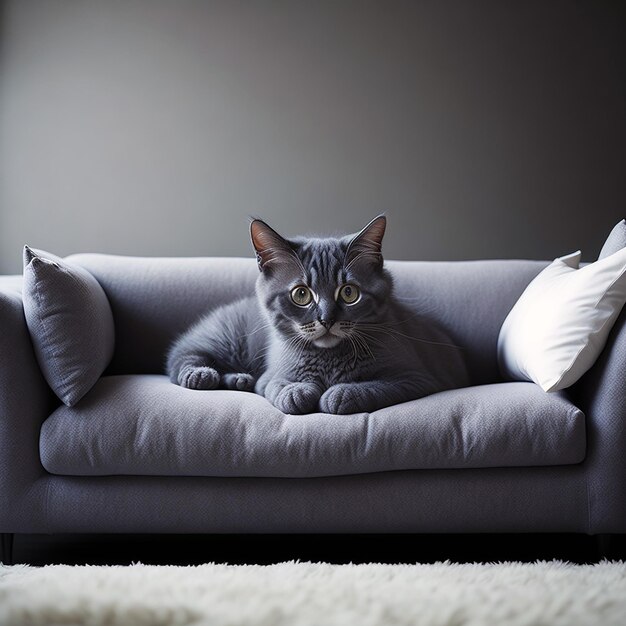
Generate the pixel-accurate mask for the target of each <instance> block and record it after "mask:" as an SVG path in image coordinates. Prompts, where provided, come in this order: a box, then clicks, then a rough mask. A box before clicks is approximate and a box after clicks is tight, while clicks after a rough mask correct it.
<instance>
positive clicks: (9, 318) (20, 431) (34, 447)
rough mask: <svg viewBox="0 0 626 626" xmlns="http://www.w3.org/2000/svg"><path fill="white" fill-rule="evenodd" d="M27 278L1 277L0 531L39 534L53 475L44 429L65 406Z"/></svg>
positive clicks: (43, 520) (43, 521)
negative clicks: (51, 378) (30, 323)
mask: <svg viewBox="0 0 626 626" xmlns="http://www.w3.org/2000/svg"><path fill="white" fill-rule="evenodd" d="M21 282H22V281H21V276H20V277H19V280H18V279H16V278H15V277H13V276H0V532H19V530H20V529H22V528H23V529H26V528H29V527H30V528H31V529H32V532H36V530H35V529H37V528H40V529H41V528H42V525H44V524H45V507H46V493H47V490H48V484H49V483H48V482H47V479H48V478H49V475H48V474H47V473H46V471H45V470H44V468H43V467H42V466H41V461H40V458H39V446H38V442H39V432H40V428H41V423H42V422H43V421H44V419H45V418H46V417H48V415H49V414H50V412H51V411H52V410H53V408H54V407H56V406H57V405H58V404H59V401H58V399H57V398H56V397H55V396H54V394H53V393H52V391H51V390H50V387H48V385H47V384H46V381H45V380H44V378H43V375H42V373H41V370H40V369H39V365H38V364H37V360H36V359H35V354H34V351H33V345H32V342H31V339H30V336H29V334H28V328H27V327H26V322H25V320H24V309H23V306H22V296H21V293H20V292H21ZM22 532H27V531H26V530H24V531H22ZM40 532H41V531H40Z"/></svg>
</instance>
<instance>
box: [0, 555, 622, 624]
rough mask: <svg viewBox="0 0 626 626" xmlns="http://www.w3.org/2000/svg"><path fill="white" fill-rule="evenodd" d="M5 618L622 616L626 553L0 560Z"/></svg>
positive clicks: (607, 620)
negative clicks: (501, 558)
mask: <svg viewBox="0 0 626 626" xmlns="http://www.w3.org/2000/svg"><path fill="white" fill-rule="evenodd" d="M0 624H2V626H5V625H6V626H22V625H28V626H35V625H40V624H41V625H44V624H45V625H46V626H60V625H65V624H72V625H73V624H85V625H89V626H92V625H93V626H105V625H106V626H118V625H119V626H144V625H151V626H152V625H155V626H161V625H163V626H165V625H168V626H170V625H171V626H179V625H180V626H182V625H211V626H243V625H252V624H254V625H259V626H351V625H355V626H383V625H384V626H405V625H409V624H411V625H414V624H419V625H420V626H465V625H468V626H482V625H489V624H494V625H495V624H497V625H499V626H501V625H514V626H535V625H537V626H539V625H542V626H547V625H550V626H561V625H562V626H578V625H581V626H582V625H584V626H591V625H596V624H598V625H600V624H602V625H606V626H613V625H615V626H624V624H626V563H624V562H608V561H604V562H601V563H598V564H596V565H572V564H570V563H564V562H560V561H549V562H537V563H500V564H495V563H494V564H453V563H448V562H446V563H436V564H432V565H380V564H368V565H329V564H325V563H301V562H288V563H280V564H277V565H269V566H261V565H243V566H242V565H219V564H207V565H200V566H195V567H176V566H152V565H142V564H135V565H131V566H127V567H123V566H113V567H100V566H65V565H51V566H46V567H41V568H35V567H29V566H25V565H16V566H11V567H9V566H2V565H0Z"/></svg>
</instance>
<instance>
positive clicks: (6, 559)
mask: <svg viewBox="0 0 626 626" xmlns="http://www.w3.org/2000/svg"><path fill="white" fill-rule="evenodd" d="M13 537H14V535H13V533H2V554H1V555H0V556H1V557H2V558H1V559H0V560H1V561H2V562H3V563H4V564H5V565H13Z"/></svg>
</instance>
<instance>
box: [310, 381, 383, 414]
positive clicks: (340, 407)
mask: <svg viewBox="0 0 626 626" xmlns="http://www.w3.org/2000/svg"><path fill="white" fill-rule="evenodd" d="M373 408H375V407H374V406H373V405H372V402H371V399H370V397H369V394H368V393H367V391H366V390H365V389H364V388H363V387H362V386H359V385H354V384H350V383H341V384H339V385H333V386H332V387H330V389H327V390H326V391H325V392H324V394H323V395H322V397H321V398H320V409H321V411H323V412H324V413H333V414H334V415H348V414H350V413H361V412H362V411H370V410H373Z"/></svg>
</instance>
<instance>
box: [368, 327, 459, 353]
mask: <svg viewBox="0 0 626 626" xmlns="http://www.w3.org/2000/svg"><path fill="white" fill-rule="evenodd" d="M399 323H400V322H397V323H396V324H394V325H397V324H399ZM390 326H391V324H389V323H380V324H359V327H360V329H362V330H363V331H370V332H378V333H381V334H384V335H387V336H388V337H391V338H392V339H395V340H396V341H397V342H399V343H401V339H411V340H412V341H419V342H421V343H428V344H431V345H435V346H445V347H448V348H457V349H459V350H463V347H462V346H458V345H456V344H454V343H446V342H443V341H431V340H429V339H422V338H421V337H413V336H412V335H407V334H406V333H403V332H400V331H399V330H396V329H395V328H390Z"/></svg>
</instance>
